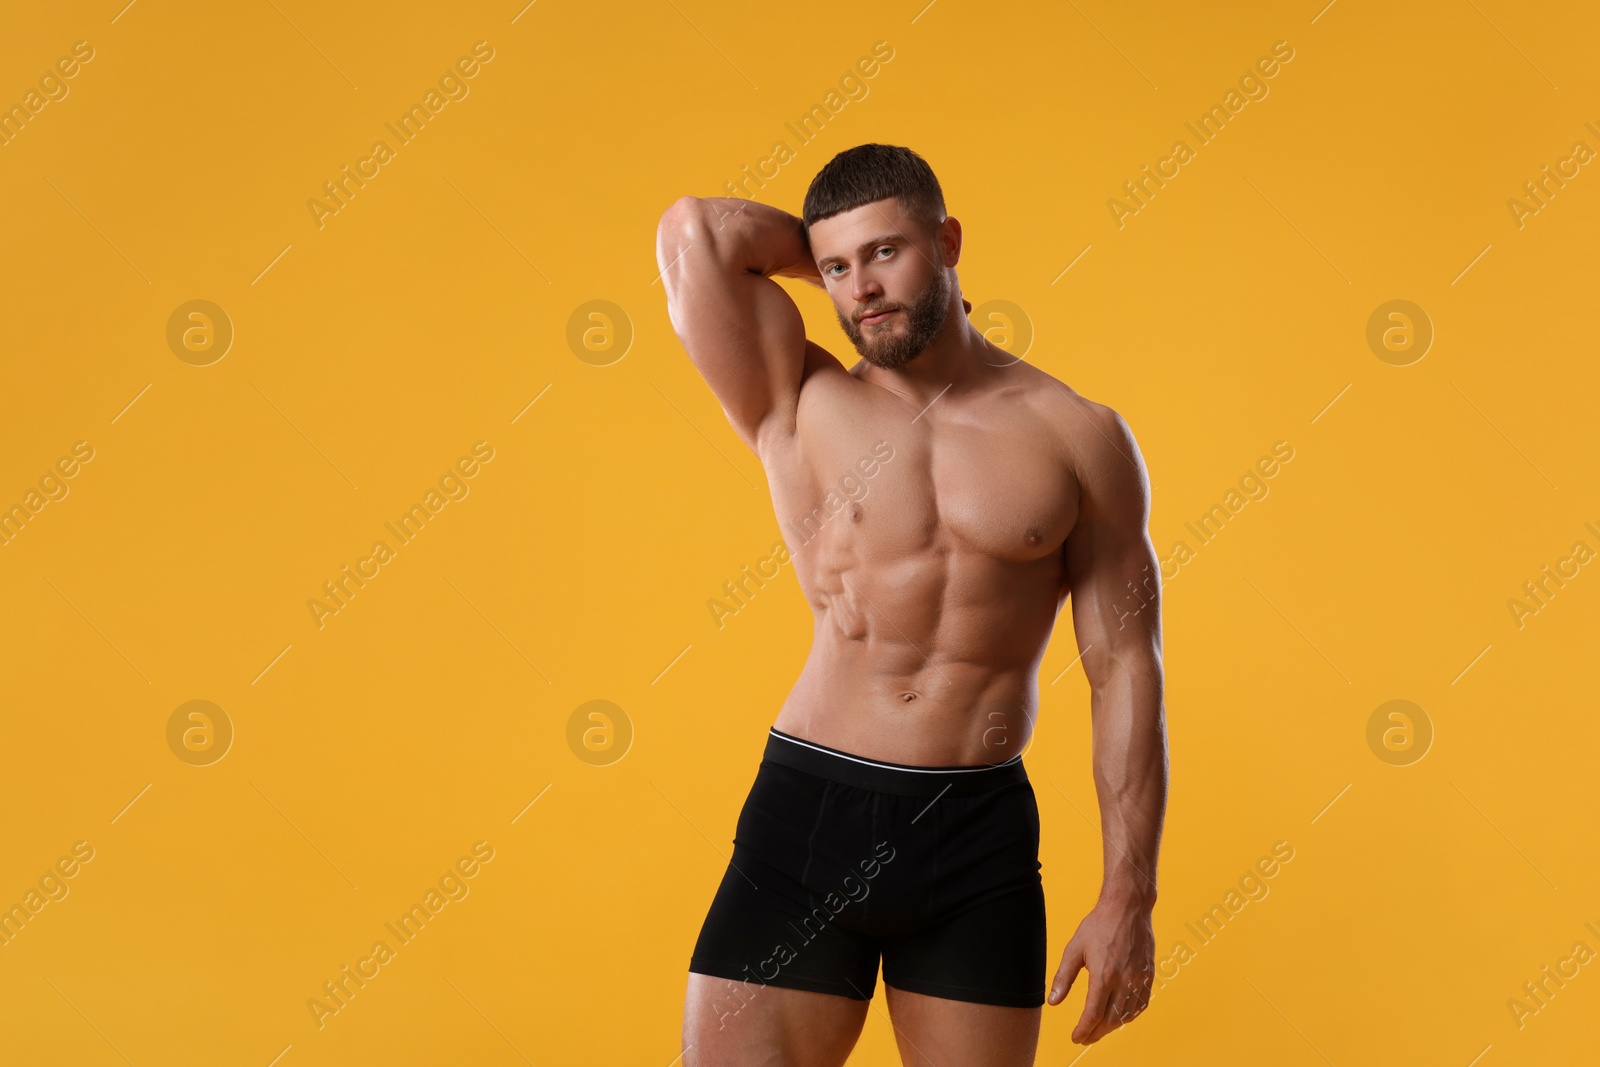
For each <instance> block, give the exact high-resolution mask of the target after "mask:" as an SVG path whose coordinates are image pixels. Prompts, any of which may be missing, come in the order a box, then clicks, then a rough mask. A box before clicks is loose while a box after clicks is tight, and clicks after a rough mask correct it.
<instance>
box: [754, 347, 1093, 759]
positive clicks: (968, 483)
mask: <svg viewBox="0 0 1600 1067" xmlns="http://www.w3.org/2000/svg"><path fill="white" fill-rule="evenodd" d="M995 351H996V352H997V353H998V350H995ZM997 362H1000V361H999V360H997ZM1074 399H1076V402H1077V403H1078V404H1083V403H1085V401H1083V400H1082V399H1081V398H1077V395H1076V394H1075V393H1073V392H1072V391H1071V390H1070V389H1068V388H1067V387H1066V386H1065V385H1063V384H1061V383H1060V382H1058V381H1057V380H1056V379H1054V378H1052V377H1051V376H1049V375H1048V374H1045V373H1044V372H1043V371H1040V370H1039V369H1037V368H1035V367H1032V366H1030V365H1029V364H1027V363H1024V362H1020V361H1019V362H1015V363H1012V364H1011V365H1009V366H1000V367H996V368H995V369H994V370H993V371H992V372H989V371H987V370H986V377H985V378H983V379H982V380H979V381H976V382H965V383H963V384H962V386H961V387H960V388H952V389H950V391H949V392H946V393H944V394H942V395H939V396H938V397H937V398H936V399H933V400H932V401H931V402H926V403H918V402H917V401H915V400H914V399H913V398H911V397H909V396H901V395H897V394H895V393H893V392H891V391H889V390H888V389H886V388H884V387H882V386H879V385H875V384H872V383H870V382H867V381H863V380H861V379H859V378H858V377H856V376H855V375H854V374H852V373H850V372H847V371H846V370H845V369H844V367H843V366H842V365H841V364H840V363H839V362H838V361H837V360H835V359H834V358H833V357H832V356H831V355H828V354H827V353H826V352H824V351H823V350H822V349H820V348H819V347H817V346H816V345H814V344H811V343H808V344H807V358H806V375H805V378H804V381H803V382H802V386H801V391H800V399H799V406H798V411H797V414H796V421H795V426H794V427H793V430H792V432H788V431H785V432H782V433H777V434H771V435H768V436H765V437H763V439H762V441H761V449H760V452H761V457H762V462H763V464H764V466H765V467H766V470H767V477H768V482H769V484H770V486H771V489H772V498H773V507H774V510H775V512H776V516H777V519H778V522H779V525H780V528H781V530H782V533H783V538H784V541H785V543H786V544H787V546H788V548H789V552H790V556H791V558H792V559H793V561H794V567H795V574H796V577H797V579H798V580H799V583H800V588H801V591H802V592H803V593H804V594H805V596H806V599H807V601H808V603H809V604H810V605H811V607H812V611H813V613H814V615H815V618H816V627H815V633H814V639H813V643H812V648H811V652H810V655H809V656H808V657H807V661H806V664H805V667H804V669H803V670H802V672H801V674H800V677H799V679H798V680H797V681H796V683H795V686H794V688H793V690H792V691H791V692H790V694H789V697H788V699H787V700H786V701H785V702H784V705H783V707H782V709H781V710H780V711H779V714H778V717H777V719H776V721H775V722H774V724H773V725H774V726H775V727H776V728H777V729H779V730H782V731H785V732H787V733H791V734H795V735H797V736H801V737H806V738H809V739H811V740H814V741H816V742H817V743H819V744H824V745H829V746H832V747H835V748H839V749H842V750H844V751H848V752H854V753H857V754H859V755H862V756H866V757H869V758H872V759H879V760H884V761H887V762H894V763H907V764H915V765H923V766H954V765H970V764H978V763H994V762H999V761H1001V760H1004V759H1006V758H1008V757H1010V756H1012V755H1015V754H1016V753H1018V752H1021V751H1023V749H1024V748H1025V747H1026V746H1027V743H1028V739H1029V738H1030V737H1031V735H1032V731H1033V722H1034V719H1035V716H1036V715H1037V711H1038V682H1037V672H1038V666H1039V662H1040V659H1041V658H1042V656H1043V654H1044V649H1045V645H1046V643H1047V641H1048V639H1049V637H1050V632H1051V628H1052V626H1053V625H1054V622H1055V619H1056V617H1057V615H1058V613H1059V611H1060V609H1061V607H1062V605H1063V604H1064V603H1065V601H1066V598H1067V595H1068V592H1069V589H1068V584H1067V576H1066V566H1065V542H1066V540H1067V537H1068V535H1069V534H1070V533H1071V532H1072V529H1073V527H1074V524H1075V522H1076V520H1077V517H1078V512H1079V503H1080V496H1079V494H1080V490H1079V479H1078V476H1077V472H1076V470H1075V468H1074V463H1075V461H1077V459H1078V458H1079V457H1081V456H1083V455H1085V454H1087V452H1088V450H1087V449H1085V448H1080V447H1078V445H1079V444H1080V443H1081V442H1078V441H1077V440H1076V437H1077V436H1078V435H1081V434H1083V433H1091V432H1093V427H1092V426H1090V425H1088V424H1087V420H1086V419H1085V418H1084V417H1083V415H1082V414H1081V413H1080V412H1079V411H1077V410H1075V408H1074V406H1073V400H1074Z"/></svg>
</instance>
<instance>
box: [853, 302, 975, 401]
mask: <svg viewBox="0 0 1600 1067" xmlns="http://www.w3.org/2000/svg"><path fill="white" fill-rule="evenodd" d="M960 301H961V297H960V296H959V294H958V295H957V296H956V298H955V301H954V305H953V307H954V310H953V311H951V313H950V314H949V315H948V316H946V318H945V321H944V325H943V326H942V327H940V329H939V332H938V333H937V334H935V335H934V338H933V341H932V342H930V343H929V345H928V347H927V348H924V349H923V350H922V351H921V352H918V353H917V354H916V355H915V356H913V357H912V358H911V360H910V362H908V363H906V364H905V365H904V366H901V367H896V368H895V369H893V370H886V369H884V368H883V367H880V366H878V365H877V364H876V363H873V362H872V361H870V360H863V364H864V366H863V368H862V371H861V375H860V378H861V380H862V381H865V382H870V383H872V384H873V385H878V386H882V387H883V388H885V389H888V390H889V391H890V392H893V393H897V394H899V395H901V396H904V397H906V398H907V399H908V400H911V401H913V402H915V403H916V404H917V405H918V407H919V408H920V407H921V406H922V405H925V404H932V403H933V402H934V400H936V399H937V398H938V397H939V396H940V395H941V394H946V391H947V390H948V392H949V393H964V392H971V391H973V389H974V388H981V387H982V383H983V382H985V381H986V380H988V379H989V378H990V377H992V376H993V375H994V373H995V372H994V368H993V367H992V366H990V364H989V360H988V353H989V346H988V344H987V342H985V341H984V339H983V337H982V335H980V334H979V333H978V331H977V330H976V329H974V328H973V326H972V323H971V322H969V321H968V320H967V317H966V314H965V313H964V312H963V311H962V309H961V303H960Z"/></svg>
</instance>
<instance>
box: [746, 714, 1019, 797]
mask: <svg viewBox="0 0 1600 1067" xmlns="http://www.w3.org/2000/svg"><path fill="white" fill-rule="evenodd" d="M764 758H765V759H767V760H770V761H771V762H773V763H779V764H782V765H783V766H785V767H792V768H793V769H795V770H797V771H805V772H806V773H808V774H815V775H818V776H820V777H823V778H829V779H832V780H833V781H835V782H840V783H842V784H844V785H852V786H855V787H857V788H859V789H874V790H877V791H878V792H880V793H894V794H897V795H899V796H906V797H935V796H941V795H942V796H974V795H976V794H979V793H987V792H989V791H990V790H991V789H998V788H1000V787H1001V786H1004V785H1012V784H1014V783H1017V782H1026V781H1027V780H1028V772H1027V771H1026V770H1025V769H1024V768H1023V766H1022V754H1021V753H1020V752H1019V753H1017V754H1016V755H1015V756H1012V757H1011V758H1010V759H1008V760H1005V761H1004V762H1002V763H980V764H977V765H975V766H965V767H915V766H911V765H910V764H905V763H885V762H883V761H882V760H874V759H867V758H866V757H865V756H857V755H854V754H852V753H849V752H843V751H841V750H839V749H837V748H829V747H828V746H827V745H819V744H817V743H816V742H815V741H807V740H805V739H804V738H801V737H795V736H793V735H791V734H786V733H784V732H783V731H781V730H779V729H777V728H776V727H770V728H769V729H768V736H767V748H766V752H765V753H764Z"/></svg>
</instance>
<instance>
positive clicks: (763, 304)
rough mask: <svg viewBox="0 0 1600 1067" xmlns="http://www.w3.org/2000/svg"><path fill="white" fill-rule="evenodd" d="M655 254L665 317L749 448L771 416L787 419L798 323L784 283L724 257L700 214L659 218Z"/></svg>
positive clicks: (796, 371) (800, 347)
mask: <svg viewBox="0 0 1600 1067" xmlns="http://www.w3.org/2000/svg"><path fill="white" fill-rule="evenodd" d="M657 258H658V260H659V262H660V265H661V267H662V268H663V269H662V284H663V285H664V286H665V288H666V292H667V314H668V317H669V318H670V319H671V321H672V327H673V329H674V331H676V333H677V335H678V339H679V340H680V341H681V342H682V344H683V347H684V350H685V351H686V352H688V354H689V359H690V361H691V362H693V363H694V365H695V368H696V369H697V370H698V371H699V372H700V375H701V377H703V378H704V379H705V380H706V384H707V385H709V386H710V387H711V391H712V393H714V394H715V395H716V398H717V401H718V402H719V403H720V404H721V405H722V409H723V411H724V412H725V413H726V414H727V416H728V421H729V422H730V423H731V424H732V425H733V428H734V430H735V431H736V432H737V433H738V434H739V436H740V437H741V438H742V439H743V440H744V441H745V443H746V444H747V445H749V446H750V447H751V448H752V449H754V447H755V441H756V437H757V435H758V432H759V431H760V429H761V427H762V425H763V424H764V423H766V422H767V420H768V419H769V418H772V417H774V416H777V417H780V418H787V419H788V420H789V422H790V423H791V424H792V422H793V417H794V413H795V409H796V407H797V405H798V402H799V393H800V379H801V375H802V371H803V368H804V363H805V346H806V338H805V321H804V319H802V318H801V315H800V309H799V308H798V307H796V306H795V303H794V300H793V299H792V298H791V297H790V296H789V294H788V293H787V292H785V291H784V289H783V287H782V286H780V285H779V284H778V283H777V282H775V281H773V280H772V279H771V278H768V277H766V276H764V275H762V274H760V273H759V272H757V271H756V270H753V269H751V268H750V267H748V266H746V265H743V264H740V263H738V262H736V261H734V260H731V259H730V258H729V255H728V252H727V250H726V249H724V248H722V247H720V246H719V245H718V242H717V240H716V231H715V229H714V228H713V227H712V226H711V225H709V223H707V222H706V221H705V219H704V218H703V217H698V216H695V215H694V214H692V213H690V212H685V213H684V214H683V215H682V216H680V217H679V218H678V219H677V220H676V221H674V220H673V219H672V216H671V214H670V213H669V216H668V217H667V218H664V219H663V223H662V227H661V230H660V232H659V234H658V239H657Z"/></svg>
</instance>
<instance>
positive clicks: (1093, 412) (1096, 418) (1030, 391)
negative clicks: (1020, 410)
mask: <svg viewBox="0 0 1600 1067" xmlns="http://www.w3.org/2000/svg"><path fill="white" fill-rule="evenodd" d="M1019 366H1021V365H1020V364H1019ZM1027 366H1028V369H1029V372H1030V376H1029V378H1028V379H1027V381H1026V383H1025V388H1026V395H1027V397H1028V400H1029V402H1030V403H1031V404H1032V405H1033V406H1034V409H1035V410H1036V411H1038V412H1039V414H1040V415H1041V416H1042V417H1043V419H1044V420H1045V421H1046V422H1047V423H1048V424H1049V425H1050V426H1051V427H1053V428H1054V429H1055V431H1056V433H1057V434H1058V438H1057V439H1058V440H1059V441H1060V442H1061V443H1062V444H1063V445H1065V446H1066V447H1067V448H1068V450H1069V451H1070V452H1071V453H1072V454H1074V455H1078V456H1092V455H1096V454H1098V453H1099V452H1100V451H1101V450H1102V449H1104V448H1105V447H1106V446H1107V445H1108V444H1119V443H1120V442H1121V440H1122V439H1123V438H1124V437H1125V436H1126V435H1127V433H1128V429H1127V423H1126V422H1124V421H1123V419H1122V416H1121V415H1120V414H1118V413H1117V411H1116V409H1115V408H1113V407H1111V406H1110V405H1109V404H1102V403H1100V402H1099V401H1096V400H1091V399H1090V398H1089V397H1087V396H1084V395H1083V394H1082V393H1080V392H1078V390H1076V389H1074V388H1073V387H1072V386H1070V385H1068V384H1067V383H1066V382H1063V381H1062V380H1061V379H1059V378H1057V377H1056V376H1055V375H1053V374H1051V373H1050V372H1049V371H1046V370H1043V369H1041V368H1039V367H1035V366H1032V365H1031V364H1028V365H1027Z"/></svg>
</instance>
